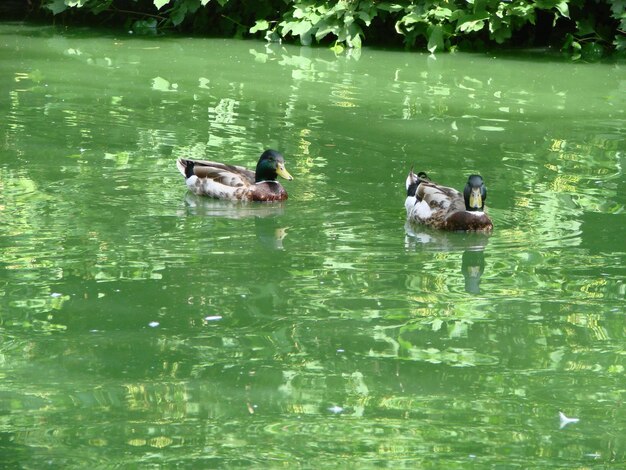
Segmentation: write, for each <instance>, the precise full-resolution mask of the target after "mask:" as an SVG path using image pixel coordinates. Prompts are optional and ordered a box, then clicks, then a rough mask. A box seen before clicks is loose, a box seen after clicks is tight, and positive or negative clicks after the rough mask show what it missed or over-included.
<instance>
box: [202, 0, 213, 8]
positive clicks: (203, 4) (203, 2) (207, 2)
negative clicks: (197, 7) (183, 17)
mask: <svg viewBox="0 0 626 470" xmlns="http://www.w3.org/2000/svg"><path fill="white" fill-rule="evenodd" d="M210 1H211V0H200V4H201V5H202V6H203V7H205V6H207V5H208V4H209V2H210Z"/></svg>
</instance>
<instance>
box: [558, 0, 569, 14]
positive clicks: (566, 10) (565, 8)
mask: <svg viewBox="0 0 626 470" xmlns="http://www.w3.org/2000/svg"><path fill="white" fill-rule="evenodd" d="M555 6H556V9H557V10H559V13H560V14H561V16H564V17H565V18H569V7H568V6H567V2H566V1H565V0H564V1H562V2H559V3H557V4H556V5H555Z"/></svg>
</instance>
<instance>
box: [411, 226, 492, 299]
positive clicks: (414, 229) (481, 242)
mask: <svg viewBox="0 0 626 470" xmlns="http://www.w3.org/2000/svg"><path fill="white" fill-rule="evenodd" d="M405 231H406V238H405V245H406V247H407V248H410V249H417V248H418V247H419V246H423V247H425V248H427V249H429V250H431V251H447V252H456V251H462V252H463V254H462V256H461V273H462V274H463V278H464V281H465V286H464V288H465V291H466V292H468V293H470V294H480V279H481V277H482V275H483V273H484V272H485V247H486V246H487V243H488V242H489V234H486V233H468V232H443V231H440V230H434V229H429V228H427V227H424V226H421V225H415V224H412V223H410V222H407V223H406V225H405Z"/></svg>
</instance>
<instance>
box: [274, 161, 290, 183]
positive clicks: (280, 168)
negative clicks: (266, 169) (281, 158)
mask: <svg viewBox="0 0 626 470" xmlns="http://www.w3.org/2000/svg"><path fill="white" fill-rule="evenodd" d="M276 173H277V174H278V176H282V177H283V178H285V179H286V180H292V179H293V176H291V175H290V174H289V172H288V171H287V170H286V169H285V165H283V164H282V163H279V164H278V165H276Z"/></svg>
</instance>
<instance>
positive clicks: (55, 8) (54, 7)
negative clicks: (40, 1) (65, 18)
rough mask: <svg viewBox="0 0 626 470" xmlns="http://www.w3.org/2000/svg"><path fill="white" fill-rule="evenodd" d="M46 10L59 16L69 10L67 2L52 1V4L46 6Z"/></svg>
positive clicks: (63, 0)
mask: <svg viewBox="0 0 626 470" xmlns="http://www.w3.org/2000/svg"><path fill="white" fill-rule="evenodd" d="M46 8H47V9H48V10H50V11H51V12H52V14H53V15H58V14H59V13H62V12H64V11H65V10H67V5H66V4H65V0H52V1H51V2H50V3H48V4H46Z"/></svg>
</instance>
